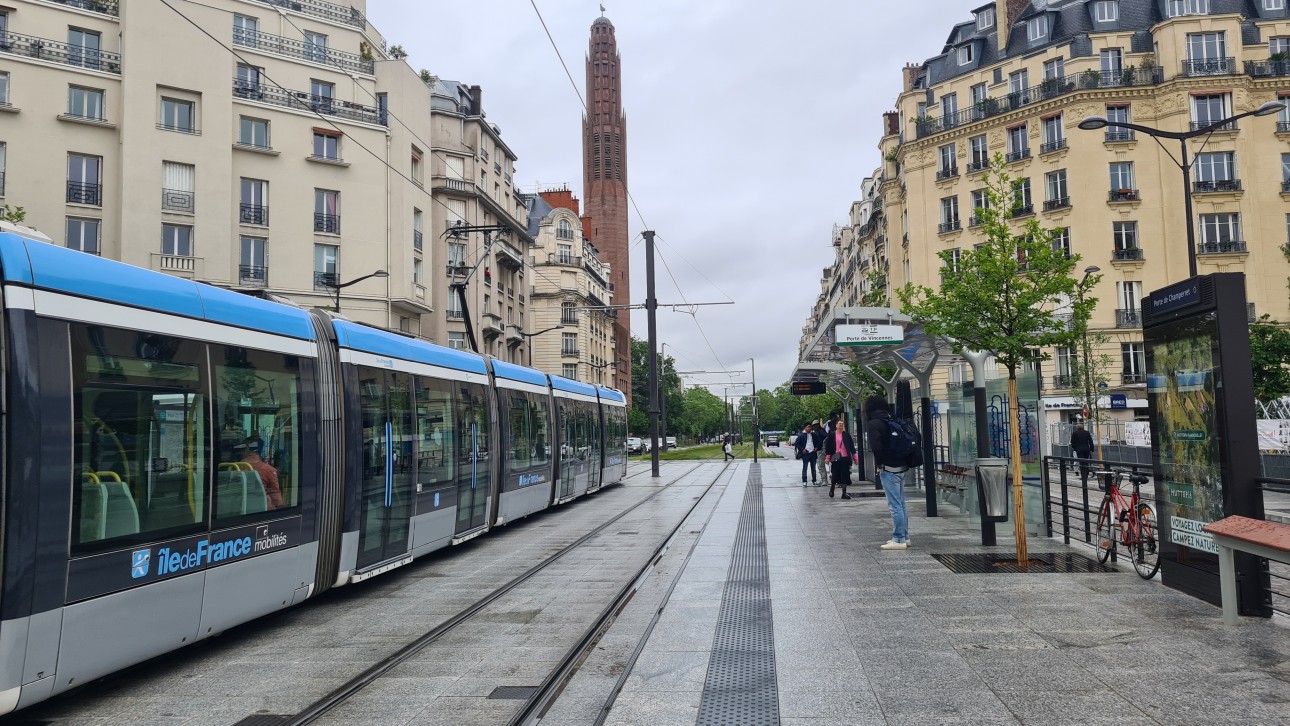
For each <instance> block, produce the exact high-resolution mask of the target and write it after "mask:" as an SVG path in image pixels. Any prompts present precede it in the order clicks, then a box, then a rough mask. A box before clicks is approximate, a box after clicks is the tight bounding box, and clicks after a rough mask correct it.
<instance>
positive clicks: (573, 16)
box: [368, 0, 981, 395]
mask: <svg viewBox="0 0 1290 726" xmlns="http://www.w3.org/2000/svg"><path fill="white" fill-rule="evenodd" d="M536 2H537V7H538V9H539V10H541V12H542V16H543V17H544V18H545V20H546V23H547V26H548V28H549V29H550V31H551V35H552V36H553V37H554V39H555V43H556V45H557V46H558V47H559V49H560V52H561V53H562V54H563V55H564V59H565V61H566V62H567V63H568V64H569V70H570V71H571V72H572V74H573V78H574V80H575V81H576V82H577V84H578V87H579V88H580V89H581V87H582V86H583V85H584V83H585V70H584V65H583V63H584V59H585V56H586V50H587V37H588V30H589V28H590V26H591V23H592V21H593V20H595V18H596V17H597V16H598V15H599V14H600V13H599V7H598V6H599V2H598V0H536ZM974 3H975V4H974ZM979 4H981V0H973V2H959V1H958V0H914V1H912V2H890V3H889V2H876V1H875V0H798V1H796V2H782V1H780V0H702V1H700V0H617V1H615V0H606V2H605V5H606V7H607V8H608V11H607V12H606V16H607V17H609V19H610V20H611V21H613V23H614V26H615V28H616V32H617V37H618V47H619V51H620V52H621V54H622V71H623V96H624V101H623V104H624V107H625V109H626V112H627V124H628V151H627V161H628V182H629V185H630V191H631V194H632V196H633V197H634V198H635V200H636V202H637V204H638V205H639V206H640V211H641V213H642V214H643V216H644V218H645V221H646V222H647V223H648V224H649V225H650V226H651V227H652V228H653V229H654V230H655V231H656V232H657V233H658V237H659V239H660V240H661V242H660V244H659V253H660V255H661V259H660V261H659V262H658V264H657V274H658V299H659V301H660V302H661V303H671V302H676V303H680V302H682V295H681V293H679V292H678V291H677V287H676V286H675V285H674V284H673V282H672V279H671V278H670V277H669V276H668V274H667V268H665V267H664V265H663V264H662V263H663V261H666V263H667V266H668V267H670V269H671V272H672V274H673V275H674V276H675V278H676V282H677V283H678V284H679V285H680V288H681V290H682V291H683V292H684V299H685V300H688V301H690V302H716V301H723V300H727V299H732V300H734V302H735V304H734V305H724V306H713V307H702V308H699V309H698V313H697V316H695V317H691V316H690V315H688V314H685V313H674V312H671V311H669V310H666V309H660V311H659V315H658V326H659V340H660V341H662V342H666V343H667V344H668V347H667V352H668V354H669V355H674V357H675V358H676V359H677V365H678V367H679V368H680V369H681V370H700V369H701V370H717V369H718V368H720V367H721V366H722V365H724V367H725V368H726V369H728V370H746V369H747V364H746V362H743V361H745V359H747V358H748V357H749V356H755V357H756V360H757V374H758V375H757V383H758V385H759V387H763V388H769V387H772V386H774V385H777V384H779V383H781V382H783V381H784V380H786V379H787V378H788V376H789V375H790V373H791V371H792V368H793V365H794V364H795V363H796V360H797V345H798V339H799V336H800V333H801V327H802V324H803V322H804V321H805V319H806V316H807V314H808V313H809V312H810V307H811V305H812V304H813V303H814V301H815V298H816V295H817V294H818V292H819V279H820V272H821V270H822V269H823V268H824V267H825V266H826V265H828V264H830V263H831V262H832V259H833V252H832V248H831V246H830V234H831V230H832V226H833V224H834V223H842V222H845V221H846V220H847V215H848V212H849V209H850V203H851V201H852V200H854V199H856V198H857V197H858V196H859V189H860V182H861V180H862V179H863V178H864V177H865V176H867V175H869V174H870V173H871V172H872V171H873V170H874V168H875V167H876V166H877V165H878V163H879V155H878V151H877V143H878V139H879V136H880V134H881V120H882V116H881V114H882V112H883V111H886V110H890V109H891V108H892V107H893V106H894V102H895V98H896V94H897V92H898V91H899V84H900V69H901V67H902V66H903V65H904V64H905V62H907V61H920V60H922V59H925V58H927V57H929V56H931V55H934V54H936V53H938V52H939V51H940V49H941V47H942V45H943V44H944V42H945V39H946V37H948V35H949V32H950V30H951V27H952V25H953V24H954V23H956V22H960V21H963V20H967V19H970V17H971V14H970V10H971V9H972V8H973V7H976V6H977V5H979ZM368 15H369V17H370V18H371V20H372V22H373V23H374V24H375V25H376V27H377V28H378V29H379V30H380V31H381V32H382V33H383V34H384V35H385V37H386V38H387V39H388V41H389V43H390V44H391V45H393V44H399V45H402V46H403V47H404V49H405V50H407V51H408V53H409V57H408V59H407V60H408V63H410V64H411V65H412V67H413V68H414V69H420V68H425V69H427V70H429V71H430V72H431V73H433V74H435V75H437V76H440V77H442V78H448V79H452V80H457V81H462V82H464V83H467V84H478V85H480V86H482V87H483V92H484V93H483V95H484V108H485V111H486V112H487V114H488V119H489V120H490V121H491V122H493V123H495V124H497V125H498V126H499V127H500V128H501V130H502V138H504V139H505V140H506V143H507V144H508V145H509V146H510V147H511V148H512V150H514V151H515V153H516V154H517V155H518V156H519V161H518V163H517V165H516V169H517V173H516V182H517V183H518V184H519V185H520V186H521V188H523V189H524V190H525V191H532V190H533V189H535V185H541V186H542V187H549V186H556V185H560V184H564V183H568V184H569V186H570V188H571V189H573V190H574V192H575V193H576V194H578V196H579V197H581V196H582V194H581V191H582V146H581V119H582V108H581V106H580V104H579V102H578V98H577V96H576V95H575V94H574V91H573V87H572V86H571V85H570V83H569V80H568V78H567V77H566V76H565V73H564V69H563V68H562V67H561V66H560V63H559V60H558V59H557V58H556V55H555V51H554V50H552V47H551V44H550V42H549V41H548V40H547V37H546V34H545V33H544V31H543V29H542V25H541V23H540V22H539V20H538V16H537V14H536V13H535V12H534V9H533V6H532V5H531V4H530V2H529V0H473V1H468V2H461V1H460V0H458V1H456V2H445V1H444V0H434V1H433V2H427V1H426V0H370V2H369V6H368ZM643 228H644V227H643V225H642V224H641V221H640V219H639V218H637V217H636V216H635V215H634V214H633V217H632V220H631V236H632V238H633V240H637V241H636V242H634V243H633V244H634V247H633V250H632V270H631V274H632V294H633V296H634V299H633V300H632V301H631V302H633V303H642V302H644V299H645V262H644V244H643V243H640V242H639V241H638V240H639V233H640V231H641V229H643ZM700 271H701V272H700ZM705 276H706V279H705ZM615 302H622V301H619V300H615ZM696 320H697V325H696ZM700 326H701V327H702V332H700ZM632 332H633V334H635V335H636V336H637V337H641V338H644V337H645V333H646V324H645V314H644V311H642V310H637V311H634V312H633V313H632ZM705 333H706V337H707V340H708V341H711V349H710V348H709V344H708V342H706V341H705V339H704V334H705ZM714 350H715V356H719V359H720V362H718V360H717V359H716V357H714V353H713V351H714ZM746 375H747V374H746V373H745V374H744V376H742V377H740V378H741V379H742V380H747V379H746ZM721 379H722V377H721V376H705V377H702V378H701V380H721ZM710 390H715V391H716V392H717V394H718V395H720V394H721V389H720V388H716V389H710Z"/></svg>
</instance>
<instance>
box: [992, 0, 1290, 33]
mask: <svg viewBox="0 0 1290 726" xmlns="http://www.w3.org/2000/svg"><path fill="white" fill-rule="evenodd" d="M1263 9H1264V10H1285V9H1286V0H1263ZM977 27H980V23H979V22H978V23H977Z"/></svg>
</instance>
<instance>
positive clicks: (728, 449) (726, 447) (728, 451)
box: [721, 437, 735, 461]
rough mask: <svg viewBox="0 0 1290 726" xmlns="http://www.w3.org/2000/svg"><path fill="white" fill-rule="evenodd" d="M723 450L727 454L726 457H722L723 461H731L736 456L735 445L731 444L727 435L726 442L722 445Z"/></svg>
mask: <svg viewBox="0 0 1290 726" xmlns="http://www.w3.org/2000/svg"><path fill="white" fill-rule="evenodd" d="M721 451H722V452H723V453H724V454H725V455H726V458H724V459H722V461H730V460H731V459H733V458H735V452H734V447H732V446H731V445H730V438H729V437H726V443H725V444H723V445H722V447H721Z"/></svg>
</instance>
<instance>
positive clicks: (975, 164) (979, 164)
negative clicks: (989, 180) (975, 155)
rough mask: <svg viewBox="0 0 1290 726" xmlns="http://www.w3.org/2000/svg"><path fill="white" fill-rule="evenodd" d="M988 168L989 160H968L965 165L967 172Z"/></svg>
mask: <svg viewBox="0 0 1290 726" xmlns="http://www.w3.org/2000/svg"><path fill="white" fill-rule="evenodd" d="M989 168H990V160H989V159H982V160H981V161H970V162H968V165H967V173H969V174H972V173H975V172H978V171H985V170H986V169H989Z"/></svg>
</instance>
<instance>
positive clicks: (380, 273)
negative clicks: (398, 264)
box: [322, 270, 390, 313]
mask: <svg viewBox="0 0 1290 726" xmlns="http://www.w3.org/2000/svg"><path fill="white" fill-rule="evenodd" d="M389 276H390V273H388V272H386V271H385V270H377V271H376V272H373V273H371V274H368V275H363V276H362V277H355V278H354V279H353V280H350V281H349V282H335V283H333V282H328V281H326V280H323V281H322V283H323V285H325V286H326V287H330V288H331V289H332V292H334V293H335V294H336V312H337V313H339V312H340V291H341V288H345V287H349V286H350V285H356V284H358V283H360V282H362V281H363V280H366V279H368V278H371V277H389Z"/></svg>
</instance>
